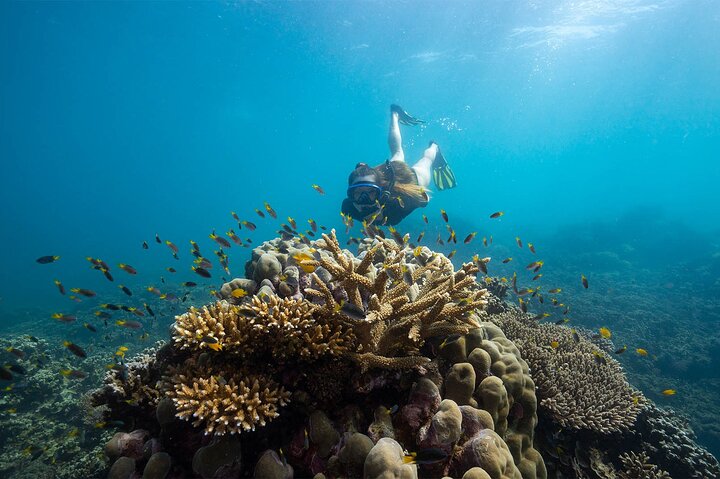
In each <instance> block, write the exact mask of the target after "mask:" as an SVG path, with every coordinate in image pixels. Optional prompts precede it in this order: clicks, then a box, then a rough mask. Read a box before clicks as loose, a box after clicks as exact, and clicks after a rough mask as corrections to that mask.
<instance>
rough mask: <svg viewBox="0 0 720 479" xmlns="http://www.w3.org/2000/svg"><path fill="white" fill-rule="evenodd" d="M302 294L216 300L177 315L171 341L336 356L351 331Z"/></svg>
mask: <svg viewBox="0 0 720 479" xmlns="http://www.w3.org/2000/svg"><path fill="white" fill-rule="evenodd" d="M318 309H319V308H318V306H316V305H313V304H311V303H309V302H308V301H305V300H302V299H293V298H279V297H278V296H274V295H273V296H267V297H264V298H263V299H261V298H260V297H259V296H253V297H252V298H251V299H250V302H249V303H245V304H243V305H240V306H235V305H231V304H230V303H228V302H226V301H220V302H217V303H215V304H213V305H209V306H203V307H202V309H199V310H198V309H195V308H191V309H190V310H189V311H188V312H187V313H185V314H183V315H181V316H178V317H177V318H176V322H175V328H174V341H175V343H176V344H179V346H180V348H187V349H193V350H198V351H199V350H209V349H210V348H211V347H213V346H214V347H215V348H217V349H224V350H226V351H228V352H231V353H234V354H237V355H240V356H242V357H247V356H250V355H253V354H256V355H257V354H259V353H262V352H264V351H265V350H267V349H269V350H270V353H271V354H272V356H273V357H274V358H275V359H281V360H286V359H288V358H294V357H300V358H312V359H317V358H318V357H320V356H322V355H324V354H329V355H332V356H338V355H340V354H342V353H344V352H346V351H348V350H349V348H350V347H352V344H353V342H354V335H353V333H352V330H350V329H348V328H344V327H343V324H340V323H333V322H331V321H330V319H331V318H328V317H327V316H323V315H322V314H318Z"/></svg>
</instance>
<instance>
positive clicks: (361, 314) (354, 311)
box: [338, 301, 365, 321]
mask: <svg viewBox="0 0 720 479" xmlns="http://www.w3.org/2000/svg"><path fill="white" fill-rule="evenodd" d="M338 311H340V312H342V313H343V314H344V315H345V316H348V317H350V318H352V319H354V320H355V321H361V320H363V319H365V311H363V309H362V308H360V307H359V306H356V305H355V304H354V303H351V302H349V301H343V302H342V303H340V305H339V308H338Z"/></svg>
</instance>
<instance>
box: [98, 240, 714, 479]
mask: <svg viewBox="0 0 720 479" xmlns="http://www.w3.org/2000/svg"><path fill="white" fill-rule="evenodd" d="M245 271H246V277H247V278H251V279H234V280H232V281H230V282H228V283H226V284H225V285H223V287H222V288H221V289H220V291H221V296H222V297H223V298H224V299H223V300H221V301H219V302H217V303H214V304H210V305H207V306H204V307H201V308H197V309H196V308H191V309H190V310H188V311H187V312H186V313H184V314H181V315H178V316H177V317H176V318H175V324H174V327H173V328H172V331H171V334H172V339H171V341H170V342H169V343H168V344H166V345H164V346H163V347H161V348H159V349H156V350H155V351H154V352H151V353H149V354H146V355H144V356H143V357H142V358H140V360H139V361H137V363H138V364H137V365H136V364H135V363H132V364H133V365H132V366H128V368H127V370H128V371H127V375H128V377H132V378H134V379H132V380H129V381H127V382H125V381H119V380H120V379H121V378H120V377H119V376H118V372H116V371H115V372H114V371H110V372H108V375H107V379H106V381H107V385H106V386H105V387H104V388H103V389H101V390H100V391H98V393H97V394H96V395H95V404H97V405H99V406H102V407H103V408H105V411H106V412H105V413H106V420H114V419H118V418H120V417H122V415H123V414H126V413H128V403H127V401H128V400H129V401H130V402H131V403H133V404H132V405H131V407H132V408H133V409H132V414H134V415H135V416H138V417H137V418H136V420H135V421H134V422H133V429H132V430H129V432H127V433H123V434H124V435H118V436H116V437H114V438H113V440H114V442H113V441H110V444H111V449H112V451H113V453H112V454H109V455H110V456H111V457H112V458H113V460H114V464H113V468H114V469H116V470H121V472H123V473H124V472H125V471H134V473H135V474H138V473H139V472H140V471H143V470H145V471H147V470H148V468H150V467H151V464H152V468H157V469H158V470H160V471H161V473H162V471H165V473H167V471H168V468H169V469H171V470H172V471H174V472H175V473H177V474H186V475H190V474H193V473H194V474H195V475H196V476H197V477H203V478H213V477H215V478H217V477H248V476H251V475H252V476H253V477H272V478H274V477H277V478H288V477H293V476H296V477H313V476H315V477H317V478H318V479H319V478H323V477H327V478H330V477H360V476H363V477H368V478H373V477H377V478H381V477H407V478H414V477H444V476H445V477H446V476H452V477H458V478H459V477H463V478H468V479H470V478H482V479H486V478H488V477H491V478H512V479H520V478H522V479H535V478H540V479H544V478H546V477H560V475H563V476H565V477H567V476H572V475H574V476H575V477H589V478H601V477H625V478H631V477H644V476H638V474H641V473H642V474H651V475H650V476H648V477H666V476H664V475H663V474H664V473H663V471H668V472H669V473H670V474H674V471H673V470H672V469H671V468H669V467H667V463H668V462H669V461H671V460H675V458H674V456H665V457H661V456H662V448H663V447H665V446H663V445H661V444H662V441H663V440H667V438H659V437H657V436H652V433H651V432H650V430H652V429H655V430H657V429H662V427H659V426H657V425H655V423H653V421H661V422H662V419H661V418H659V417H658V415H657V414H656V415H654V416H652V417H651V416H649V415H647V414H646V413H645V412H646V411H649V410H650V409H649V408H648V405H649V404H650V402H649V401H648V400H646V399H645V398H643V397H642V395H640V394H639V393H638V392H637V391H635V390H634V389H633V388H632V387H631V386H630V385H629V384H628V383H627V381H626V380H625V377H624V373H623V370H622V368H621V367H620V366H619V365H618V364H617V363H616V362H615V361H614V360H612V359H611V358H610V357H608V355H607V348H609V347H610V344H609V343H608V344H601V343H598V344H595V343H593V342H591V341H588V340H587V339H586V338H585V337H584V336H583V335H582V334H579V335H578V334H574V333H573V332H572V331H571V330H570V329H568V328H565V327H560V326H552V325H539V324H537V322H536V321H531V320H530V317H529V316H527V315H524V314H523V313H521V312H520V311H519V310H518V309H517V308H516V307H514V306H512V305H509V304H507V303H505V302H503V300H502V298H501V297H498V296H496V295H493V294H492V293H490V292H489V291H488V290H487V289H486V288H485V287H483V286H488V287H489V288H490V289H491V290H492V291H495V292H496V293H497V294H499V295H504V294H505V291H506V286H505V285H504V283H503V282H502V281H499V280H497V279H490V278H489V279H487V280H483V281H480V282H478V281H477V280H476V278H475V274H476V273H477V272H478V266H477V264H474V263H466V264H463V265H462V266H461V267H460V268H459V269H457V270H456V269H455V268H454V266H453V264H452V263H451V262H450V261H449V260H448V259H447V258H446V257H445V256H443V255H441V254H438V253H434V252H432V251H430V250H429V249H428V248H424V247H421V248H413V249H411V248H409V247H405V245H404V244H403V243H402V242H398V241H392V240H387V239H385V238H382V237H380V236H379V235H378V236H376V237H374V238H372V239H370V238H366V239H365V240H363V241H362V242H361V243H360V245H359V253H358V255H357V256H355V255H353V254H352V253H351V252H349V251H347V250H343V249H342V248H341V247H340V244H339V243H338V240H337V237H336V235H335V232H334V231H332V232H331V233H329V234H324V235H322V239H318V240H316V241H313V242H310V241H301V240H299V239H296V238H292V237H290V236H289V235H284V237H282V238H277V239H274V240H272V241H268V242H266V243H264V244H262V245H261V246H260V247H258V248H255V249H254V250H253V252H252V258H251V260H250V261H248V262H247V264H246V267H245ZM483 283H484V285H483ZM551 344H553V345H555V346H551ZM141 364H142V365H144V366H140V365H141ZM118 382H120V384H119V383H118ZM536 385H537V389H536ZM159 398H162V399H160V400H159ZM663 427H664V428H665V429H664V430H665V431H666V433H667V435H668V436H672V435H673V434H677V428H676V429H673V427H674V426H673V425H672V424H667V423H663ZM675 444H676V445H677V447H678V449H677V451H678V453H679V451H683V453H684V454H686V455H687V453H688V449H687V448H686V446H687V445H686V444H685V443H683V442H682V441H681V442H680V443H675ZM688 444H692V440H691V438H690V437H688ZM141 446H142V447H141ZM667 448H668V449H669V450H673V449H672V448H673V446H668V447H667ZM140 451H142V455H141V454H140ZM158 454H160V455H158ZM152 458H155V459H153V460H152V461H151V459H152ZM710 458H712V456H710ZM706 459H707V460H706ZM712 459H714V458H712ZM680 460H681V461H685V463H684V464H685V465H688V467H690V469H692V467H694V468H695V469H693V470H690V469H688V468H685V469H682V470H683V471H684V472H689V475H687V476H677V477H702V476H695V475H693V474H694V472H693V471H697V470H699V469H700V467H701V464H704V465H705V467H706V468H707V470H712V467H713V463H712V460H710V459H708V458H707V457H704V456H702V454H701V452H699V451H696V454H695V456H694V459H692V461H694V462H692V464H690V465H689V464H688V463H689V461H688V459H687V458H682V459H680ZM702 461H705V462H704V463H703V462H702ZM715 464H717V463H715ZM683 467H685V466H683ZM190 471H192V472H190ZM674 477H675V476H674Z"/></svg>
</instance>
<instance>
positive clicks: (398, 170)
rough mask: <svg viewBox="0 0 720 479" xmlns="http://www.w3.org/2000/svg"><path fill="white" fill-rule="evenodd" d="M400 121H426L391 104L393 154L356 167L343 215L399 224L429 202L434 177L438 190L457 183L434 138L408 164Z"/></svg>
mask: <svg viewBox="0 0 720 479" xmlns="http://www.w3.org/2000/svg"><path fill="white" fill-rule="evenodd" d="M400 123H402V124H403V125H411V126H413V125H419V124H422V123H424V121H422V120H419V119H417V118H415V117H412V116H410V115H409V114H408V113H407V112H405V111H404V110H403V109H402V108H401V107H399V106H398V105H391V106H390V132H389V134H388V144H389V146H390V153H391V155H392V156H391V157H390V159H389V160H387V161H385V163H383V164H380V165H378V166H375V167H370V166H368V165H367V164H366V163H358V164H357V165H356V166H355V169H354V170H353V172H352V173H350V177H349V178H348V190H347V198H345V199H344V200H343V203H342V212H343V214H345V215H349V216H351V217H352V218H355V219H356V220H361V221H362V220H366V221H368V223H370V224H373V223H374V224H377V225H396V224H398V223H399V222H400V221H401V220H402V219H403V218H405V217H406V216H407V215H409V214H410V213H412V212H413V211H414V210H415V209H416V208H423V207H425V206H426V205H427V204H428V202H429V201H430V197H429V195H428V193H427V191H428V187H429V186H430V180H431V179H432V180H433V182H434V183H435V186H436V187H437V189H438V190H444V189H448V188H454V187H455V186H457V183H456V181H455V175H454V174H453V172H452V170H450V167H449V165H448V164H447V162H446V161H445V158H444V157H443V155H442V153H440V148H439V147H438V145H437V143H435V142H434V141H431V142H430V144H429V145H428V147H427V149H426V150H425V152H424V153H423V157H422V158H420V160H418V162H417V163H415V164H414V165H413V166H412V167H409V166H408V165H407V163H405V153H404V152H403V149H402V138H401V136H400Z"/></svg>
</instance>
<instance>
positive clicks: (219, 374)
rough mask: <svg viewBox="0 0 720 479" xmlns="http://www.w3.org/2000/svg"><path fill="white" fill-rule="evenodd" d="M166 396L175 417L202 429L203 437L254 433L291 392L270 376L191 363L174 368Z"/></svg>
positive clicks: (286, 400) (270, 417) (268, 419)
mask: <svg viewBox="0 0 720 479" xmlns="http://www.w3.org/2000/svg"><path fill="white" fill-rule="evenodd" d="M168 382H169V385H168V386H166V389H167V390H166V392H167V395H168V396H169V397H171V398H173V401H174V402H175V407H176V408H177V416H178V417H179V418H180V419H184V420H186V421H190V420H192V421H193V423H192V424H193V426H195V427H198V426H204V427H205V433H206V434H216V435H223V434H227V433H230V434H235V433H239V432H241V431H254V430H255V428H256V427H258V426H264V425H265V424H267V422H268V421H270V420H272V419H274V418H276V417H277V416H278V412H277V410H278V407H280V406H285V405H286V404H287V403H288V401H289V399H290V393H289V392H288V391H286V390H285V389H284V388H283V387H282V386H279V385H278V384H277V383H276V382H275V381H274V380H272V379H271V378H270V377H268V376H266V375H263V374H248V373H245V372H243V371H240V370H236V371H232V372H231V371H230V370H229V369H228V368H216V367H212V366H211V367H209V368H200V367H198V366H196V365H195V364H194V362H192V361H190V362H189V363H188V364H186V365H185V367H183V368H177V369H174V374H172V376H170V377H169V379H168Z"/></svg>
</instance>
